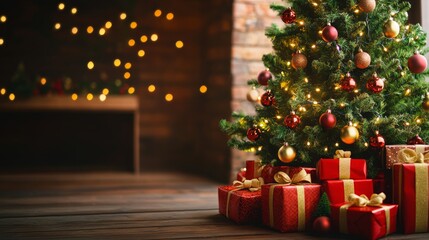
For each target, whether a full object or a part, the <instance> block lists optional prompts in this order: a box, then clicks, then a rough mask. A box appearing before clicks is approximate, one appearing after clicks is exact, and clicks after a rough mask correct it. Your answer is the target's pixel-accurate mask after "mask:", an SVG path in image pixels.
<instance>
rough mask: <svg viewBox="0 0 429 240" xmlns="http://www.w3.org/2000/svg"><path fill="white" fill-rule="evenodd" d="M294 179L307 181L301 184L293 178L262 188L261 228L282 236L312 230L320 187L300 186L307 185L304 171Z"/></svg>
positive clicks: (316, 185) (314, 185)
mask: <svg viewBox="0 0 429 240" xmlns="http://www.w3.org/2000/svg"><path fill="white" fill-rule="evenodd" d="M302 171H303V172H302ZM279 173H281V172H279ZM277 175H279V174H277ZM283 175H285V174H284V173H283ZM297 175H305V176H307V177H306V179H307V180H305V181H302V179H300V178H299V177H298V178H297V177H295V176H293V177H292V179H290V180H289V181H278V180H277V182H281V183H280V184H265V185H262V222H263V224H264V225H267V226H269V227H271V228H274V229H276V230H279V231H281V232H297V231H304V230H306V229H309V228H311V225H312V220H313V219H312V213H313V212H314V211H315V210H316V208H317V204H318V202H319V198H320V192H321V185H319V184H305V183H303V182H310V180H309V179H310V176H309V175H307V173H306V172H305V170H303V169H301V171H300V172H299V173H298V174H297ZM275 178H276V177H275ZM300 183H303V184H300ZM296 184H298V185H296Z"/></svg>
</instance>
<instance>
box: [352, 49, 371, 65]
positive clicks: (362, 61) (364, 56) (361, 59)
mask: <svg viewBox="0 0 429 240" xmlns="http://www.w3.org/2000/svg"><path fill="white" fill-rule="evenodd" d="M370 64H371V56H370V55H369V54H368V53H366V52H364V51H363V50H362V49H359V51H358V53H357V54H356V55H355V65H356V67H357V68H360V69H365V68H367V67H368V66H369V65H370Z"/></svg>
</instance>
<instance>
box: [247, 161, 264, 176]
mask: <svg viewBox="0 0 429 240" xmlns="http://www.w3.org/2000/svg"><path fill="white" fill-rule="evenodd" d="M261 167H262V163H261V161H255V160H247V161H246V175H245V176H246V179H253V178H258V177H260V175H261V173H260V171H261Z"/></svg>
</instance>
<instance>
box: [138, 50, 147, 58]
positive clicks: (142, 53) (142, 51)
mask: <svg viewBox="0 0 429 240" xmlns="http://www.w3.org/2000/svg"><path fill="white" fill-rule="evenodd" d="M145 54H146V53H145V51H144V50H142V49H141V50H139V51H138V52H137V55H138V56H139V57H143V56H144V55H145Z"/></svg>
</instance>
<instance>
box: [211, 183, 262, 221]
mask: <svg viewBox="0 0 429 240" xmlns="http://www.w3.org/2000/svg"><path fill="white" fill-rule="evenodd" d="M218 199H219V213H220V214H223V215H225V216H226V217H227V218H229V219H231V220H233V221H234V222H236V223H240V224H244V223H258V222H261V200H262V198H261V190H258V191H255V192H251V191H249V190H247V189H242V190H237V188H236V187H234V186H221V187H219V188H218Z"/></svg>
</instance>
